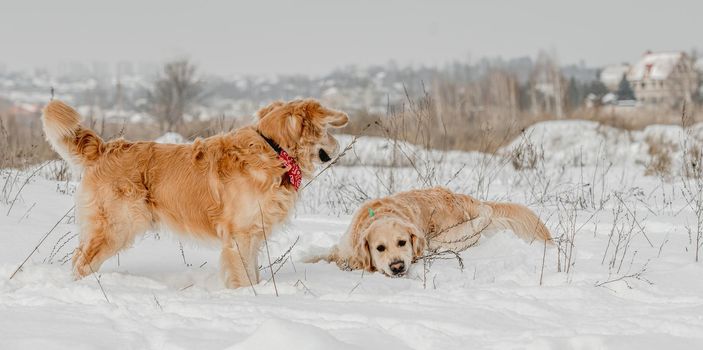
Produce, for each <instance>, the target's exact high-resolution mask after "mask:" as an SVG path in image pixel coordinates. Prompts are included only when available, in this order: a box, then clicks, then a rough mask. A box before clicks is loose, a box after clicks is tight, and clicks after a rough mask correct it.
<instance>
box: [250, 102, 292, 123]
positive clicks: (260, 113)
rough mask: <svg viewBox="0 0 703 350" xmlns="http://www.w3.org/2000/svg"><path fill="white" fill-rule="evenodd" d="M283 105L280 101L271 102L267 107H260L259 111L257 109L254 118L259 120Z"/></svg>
mask: <svg viewBox="0 0 703 350" xmlns="http://www.w3.org/2000/svg"><path fill="white" fill-rule="evenodd" d="M284 104H285V102H283V101H280V100H276V101H273V102H271V103H269V104H268V105H267V106H264V107H261V109H259V110H258V111H257V112H256V117H257V118H259V119H261V118H263V117H264V116H265V115H267V114H269V113H270V112H271V111H272V110H274V109H276V108H277V107H280V106H283V105H284Z"/></svg>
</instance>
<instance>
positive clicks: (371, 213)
mask: <svg viewBox="0 0 703 350" xmlns="http://www.w3.org/2000/svg"><path fill="white" fill-rule="evenodd" d="M375 215H376V212H374V211H373V209H371V208H369V217H370V218H372V217H374V216H375Z"/></svg>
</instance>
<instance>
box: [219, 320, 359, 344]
mask: <svg viewBox="0 0 703 350" xmlns="http://www.w3.org/2000/svg"><path fill="white" fill-rule="evenodd" d="M250 349H251V350H257V349H306V350H328V349H339V350H345V349H349V350H351V349H358V348H357V347H354V346H352V345H349V344H347V343H343V342H341V341H339V340H337V338H335V337H333V336H332V335H330V334H329V333H327V332H326V331H324V330H323V329H321V328H318V327H315V326H309V325H306V324H302V323H297V322H290V321H285V320H280V319H272V320H269V321H266V322H264V323H263V324H262V325H261V326H260V327H259V328H258V329H257V330H256V331H254V333H253V334H251V335H250V336H249V337H248V338H246V339H244V340H243V341H242V342H240V343H237V344H235V345H233V346H231V347H229V348H227V350H250Z"/></svg>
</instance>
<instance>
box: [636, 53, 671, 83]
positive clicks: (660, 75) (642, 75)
mask: <svg viewBox="0 0 703 350" xmlns="http://www.w3.org/2000/svg"><path fill="white" fill-rule="evenodd" d="M683 55H684V53H683V52H656V53H646V54H644V56H642V58H641V59H640V60H639V62H637V63H636V64H635V65H634V66H632V69H630V72H629V73H628V74H627V79H628V80H643V79H651V80H664V79H666V78H668V77H669V74H671V72H672V71H673V70H674V67H676V64H677V63H678V62H679V60H681V58H682V57H683Z"/></svg>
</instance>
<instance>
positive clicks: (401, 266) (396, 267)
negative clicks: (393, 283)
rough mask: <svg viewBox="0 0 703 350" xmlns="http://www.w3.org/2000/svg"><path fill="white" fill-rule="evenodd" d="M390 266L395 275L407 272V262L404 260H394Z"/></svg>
mask: <svg viewBox="0 0 703 350" xmlns="http://www.w3.org/2000/svg"><path fill="white" fill-rule="evenodd" d="M388 267H390V268H391V272H393V274H394V275H397V274H399V273H403V272H405V263H404V262H402V261H395V262H392V263H391V264H390V265H388Z"/></svg>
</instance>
